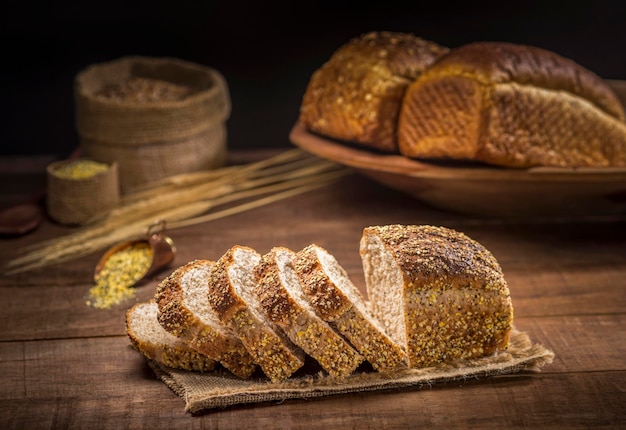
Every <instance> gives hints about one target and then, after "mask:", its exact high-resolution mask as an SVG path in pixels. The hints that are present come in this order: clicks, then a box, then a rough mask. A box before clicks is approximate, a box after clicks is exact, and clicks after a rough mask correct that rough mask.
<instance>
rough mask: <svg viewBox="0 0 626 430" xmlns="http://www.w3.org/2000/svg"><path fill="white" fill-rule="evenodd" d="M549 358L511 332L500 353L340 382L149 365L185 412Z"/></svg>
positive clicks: (505, 369)
mask: <svg viewBox="0 0 626 430" xmlns="http://www.w3.org/2000/svg"><path fill="white" fill-rule="evenodd" d="M553 359H554V354H553V353H552V351H550V350H548V349H546V348H545V347H543V346H542V345H540V344H537V343H533V342H531V340H530V338H529V337H528V335H526V334H525V333H523V332H519V331H513V333H512V335H511V342H510V346H509V348H508V349H507V351H505V352H500V353H499V354H497V355H493V356H490V357H484V358H481V359H476V360H472V361H467V362H463V363H459V364H457V365H450V364H448V365H440V366H437V367H430V368H423V369H409V370H405V371H401V372H397V373H394V374H383V373H378V372H373V371H365V372H356V373H355V374H353V375H352V376H351V377H349V378H347V379H343V380H338V379H334V378H331V377H329V376H327V375H325V374H322V373H316V374H305V375H302V376H298V377H294V378H290V379H288V380H287V381H284V382H282V383H278V384H276V383H271V382H269V380H268V379H265V378H251V379H247V380H244V379H240V378H237V377H236V376H233V375H232V374H230V373H229V372H227V371H221V370H218V371H215V372H211V373H197V372H188V371H184V370H176V369H171V368H168V367H165V366H163V365H161V364H158V363H156V362H152V361H149V364H150V366H151V367H152V369H153V370H154V371H155V373H156V375H157V377H159V378H160V379H161V380H162V381H163V382H164V383H165V384H166V385H167V386H168V387H169V388H170V389H172V390H173V391H174V392H175V393H176V394H178V395H179V396H180V397H181V398H182V399H183V400H184V401H185V411H186V412H190V413H198V412H201V411H206V410H210V409H215V408H224V407H227V406H232V405H238V404H246V403H261V402H280V401H283V400H286V399H310V398H315V397H322V396H329V395H337V394H344V393H354V392H362V391H374V390H390V389H398V388H408V387H415V388H419V387H422V386H424V385H428V386H431V385H433V384H436V383H441V382H445V381H453V380H459V379H461V380H462V379H467V378H480V377H488V376H494V375H503V374H508V373H516V372H522V371H539V370H540V368H541V367H542V366H544V365H546V364H549V363H551V362H552V360H553Z"/></svg>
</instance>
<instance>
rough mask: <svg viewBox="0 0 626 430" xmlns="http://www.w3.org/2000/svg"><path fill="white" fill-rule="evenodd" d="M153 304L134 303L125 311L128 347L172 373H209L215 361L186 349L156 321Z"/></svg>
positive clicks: (186, 347) (154, 304)
mask: <svg viewBox="0 0 626 430" xmlns="http://www.w3.org/2000/svg"><path fill="white" fill-rule="evenodd" d="M157 313H158V306H157V304H156V303H155V302H154V301H150V302H146V303H137V304H135V305H133V306H132V307H131V308H130V309H128V310H127V311H126V334H127V335H128V337H129V339H130V341H131V344H132V346H133V347H134V348H135V349H136V350H137V351H139V352H140V353H141V354H143V355H144V356H145V357H146V358H148V359H149V360H153V361H156V362H158V363H160V364H163V365H165V366H168V367H172V368H175V369H183V370H191V371H197V372H210V371H212V370H214V369H215V364H216V362H215V360H213V359H211V358H210V357H207V356H206V355H203V354H200V353H199V352H197V351H196V350H194V349H192V348H190V347H189V346H188V345H187V344H186V343H185V342H183V341H181V340H180V339H178V338H177V337H176V336H174V335H172V334H171V333H169V332H167V331H166V330H164V329H163V328H162V327H161V325H160V324H159V322H158V321H157Z"/></svg>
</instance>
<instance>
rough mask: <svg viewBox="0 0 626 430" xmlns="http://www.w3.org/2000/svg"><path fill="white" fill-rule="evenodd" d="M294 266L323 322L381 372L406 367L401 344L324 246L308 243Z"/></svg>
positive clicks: (406, 361) (406, 360)
mask: <svg viewBox="0 0 626 430" xmlns="http://www.w3.org/2000/svg"><path fill="white" fill-rule="evenodd" d="M320 254H322V255H324V256H327V257H328V258H330V259H332V260H333V261H334V263H336V264H335V268H336V269H337V270H338V271H339V272H340V273H338V274H336V276H339V277H340V278H341V280H342V281H343V283H344V285H343V286H340V285H338V284H337V283H336V281H337V280H336V279H335V280H333V279H332V278H331V275H330V274H329V273H328V272H327V268H326V267H325V265H324V263H323V262H322V261H321V259H320ZM294 267H295V269H296V272H297V274H298V276H299V277H300V281H301V283H302V290H303V292H304V294H305V295H306V296H307V298H308V300H309V303H310V304H311V305H312V306H313V308H314V309H315V310H316V312H317V314H318V315H320V316H321V317H322V318H323V319H324V320H325V321H326V322H328V323H330V324H331V325H332V326H333V327H334V328H335V329H337V330H338V331H339V332H340V333H341V334H342V335H343V336H345V337H346V339H348V340H349V341H350V343H351V344H352V345H353V346H354V347H355V348H356V349H357V350H358V351H359V352H360V353H361V354H363V356H364V357H365V358H366V359H367V361H369V362H370V364H371V365H372V367H373V368H374V369H375V370H377V371H380V372H386V371H393V370H396V369H399V368H403V367H406V366H407V364H408V358H407V355H406V353H405V352H404V351H403V349H402V348H401V346H400V345H398V344H397V343H396V342H395V341H393V340H392V339H391V337H389V335H388V334H387V333H385V331H384V329H383V328H382V325H380V323H379V322H378V321H377V320H376V318H375V317H374V316H372V315H371V314H370V313H369V311H368V309H367V306H366V304H365V301H364V299H363V297H362V295H361V294H360V292H359V291H358V289H357V288H356V287H355V286H354V285H353V284H352V282H351V281H350V280H349V278H348V274H347V273H346V272H345V270H344V269H343V268H342V267H341V266H340V265H339V263H337V262H336V260H335V259H334V257H332V255H331V254H330V253H328V252H327V251H326V250H325V249H324V248H322V247H320V246H318V245H316V244H311V245H309V246H307V247H305V248H304V249H302V250H301V251H299V252H298V253H297V255H296V258H295V261H294Z"/></svg>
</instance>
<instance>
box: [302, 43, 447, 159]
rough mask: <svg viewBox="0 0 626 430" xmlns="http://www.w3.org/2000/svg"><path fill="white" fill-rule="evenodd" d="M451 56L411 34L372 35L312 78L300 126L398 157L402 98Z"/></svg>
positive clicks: (350, 46)
mask: <svg viewBox="0 0 626 430" xmlns="http://www.w3.org/2000/svg"><path fill="white" fill-rule="evenodd" d="M447 51H448V49H447V48H445V47H442V46H439V45H438V44H436V43H433V42H430V41H427V40H423V39H421V38H419V37H416V36H414V35H412V34H407V33H394V32H371V33H366V34H363V35H361V36H359V37H356V38H353V39H351V40H350V41H348V42H347V43H346V44H344V45H342V46H340V47H339V48H338V49H337V50H336V51H335V52H334V53H333V54H332V55H331V57H330V58H329V59H328V61H327V62H326V63H324V64H323V65H322V66H321V67H320V68H319V69H317V70H316V71H315V72H314V73H313V74H312V76H311V79H310V81H309V83H308V86H307V88H306V91H305V93H304V96H303V99H302V103H301V108H300V116H299V120H300V122H301V123H302V124H304V125H305V127H307V128H308V129H309V130H310V131H313V132H316V133H319V134H321V135H324V136H328V137H331V138H334V139H339V140H345V141H351V142H354V143H358V144H362V145H365V146H368V147H372V148H375V149H378V150H381V151H384V152H398V143H397V135H396V130H397V122H398V114H399V110H400V104H401V102H402V97H403V95H404V92H405V90H406V88H407V86H408V85H409V84H410V83H411V82H413V81H414V80H415V79H416V78H417V77H418V76H419V75H420V74H421V73H422V72H423V71H424V70H425V69H426V68H427V67H428V66H430V65H431V64H432V63H433V62H434V61H435V60H436V59H437V58H439V57H440V56H441V55H443V54H445V53H446V52H447Z"/></svg>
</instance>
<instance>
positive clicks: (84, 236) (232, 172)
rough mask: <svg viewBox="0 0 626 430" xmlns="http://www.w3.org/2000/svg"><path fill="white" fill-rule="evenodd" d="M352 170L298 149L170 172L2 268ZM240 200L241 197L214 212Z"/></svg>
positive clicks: (76, 251) (27, 266)
mask: <svg viewBox="0 0 626 430" xmlns="http://www.w3.org/2000/svg"><path fill="white" fill-rule="evenodd" d="M348 172H349V169H346V168H344V167H342V166H340V165H337V164H335V163H332V162H329V161H326V160H322V159H318V158H316V157H311V156H310V155H308V154H306V153H304V152H303V151H301V150H300V149H294V150H289V151H285V152H283V153H280V154H278V155H276V156H273V157H269V158H267V159H264V160H261V161H257V162H253V163H249V164H245V165H237V166H228V167H223V168H219V169H215V170H212V171H208V172H200V173H189V174H182V175H177V176H172V177H169V178H166V179H165V180H162V181H160V182H159V183H157V184H155V185H154V186H152V187H151V188H149V189H145V190H142V191H140V192H137V193H134V194H132V195H129V196H127V197H125V198H124V199H123V200H122V202H121V203H120V205H119V206H118V207H117V208H115V209H113V210H111V211H110V212H109V213H107V214H106V215H105V216H102V217H100V218H98V219H94V220H92V221H91V222H89V223H88V224H86V225H85V226H83V227H82V228H81V229H80V230H78V231H76V232H74V233H70V234H68V235H66V236H61V237H58V238H54V239H50V240H47V241H42V242H39V243H37V244H34V245H31V246H30V247H28V248H25V249H24V254H23V255H21V256H19V257H17V258H15V259H13V260H11V261H9V262H8V263H6V264H5V266H4V268H3V270H2V271H3V272H4V273H5V274H16V273H20V272H25V271H29V270H33V269H37V268H42V267H46V266H50V265H52V264H58V263H62V262H67V261H71V260H74V259H76V258H80V257H83V256H86V255H89V254H91V253H93V252H96V251H98V250H102V249H104V248H106V247H110V246H112V245H114V244H116V243H119V242H120V241H123V240H129V239H134V238H140V237H142V236H144V237H145V235H146V232H147V230H148V229H149V228H150V226H151V225H153V224H154V222H155V221H157V220H160V221H165V222H166V225H167V228H168V229H176V228H182V227H187V226H191V225H195V224H200V223H205V222H209V221H212V220H216V219H219V218H224V217H227V216H231V215H234V214H237V213H241V212H244V211H246V210H250V209H253V208H257V207H260V206H263V205H267V204H271V203H274V202H277V201H279V200H282V199H286V198H289V197H292V196H295V195H298V194H301V193H304V192H307V191H310V190H312V189H315V188H318V187H322V186H325V185H327V184H329V183H331V182H332V181H335V180H337V179H338V178H340V177H341V176H343V175H345V174H347V173H348ZM236 202H240V203H239V204H237V205H234V206H231V207H226V208H224V209H221V210H219V211H215V212H210V211H211V210H215V209H216V208H219V207H220V206H226V205H229V204H233V203H236Z"/></svg>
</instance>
